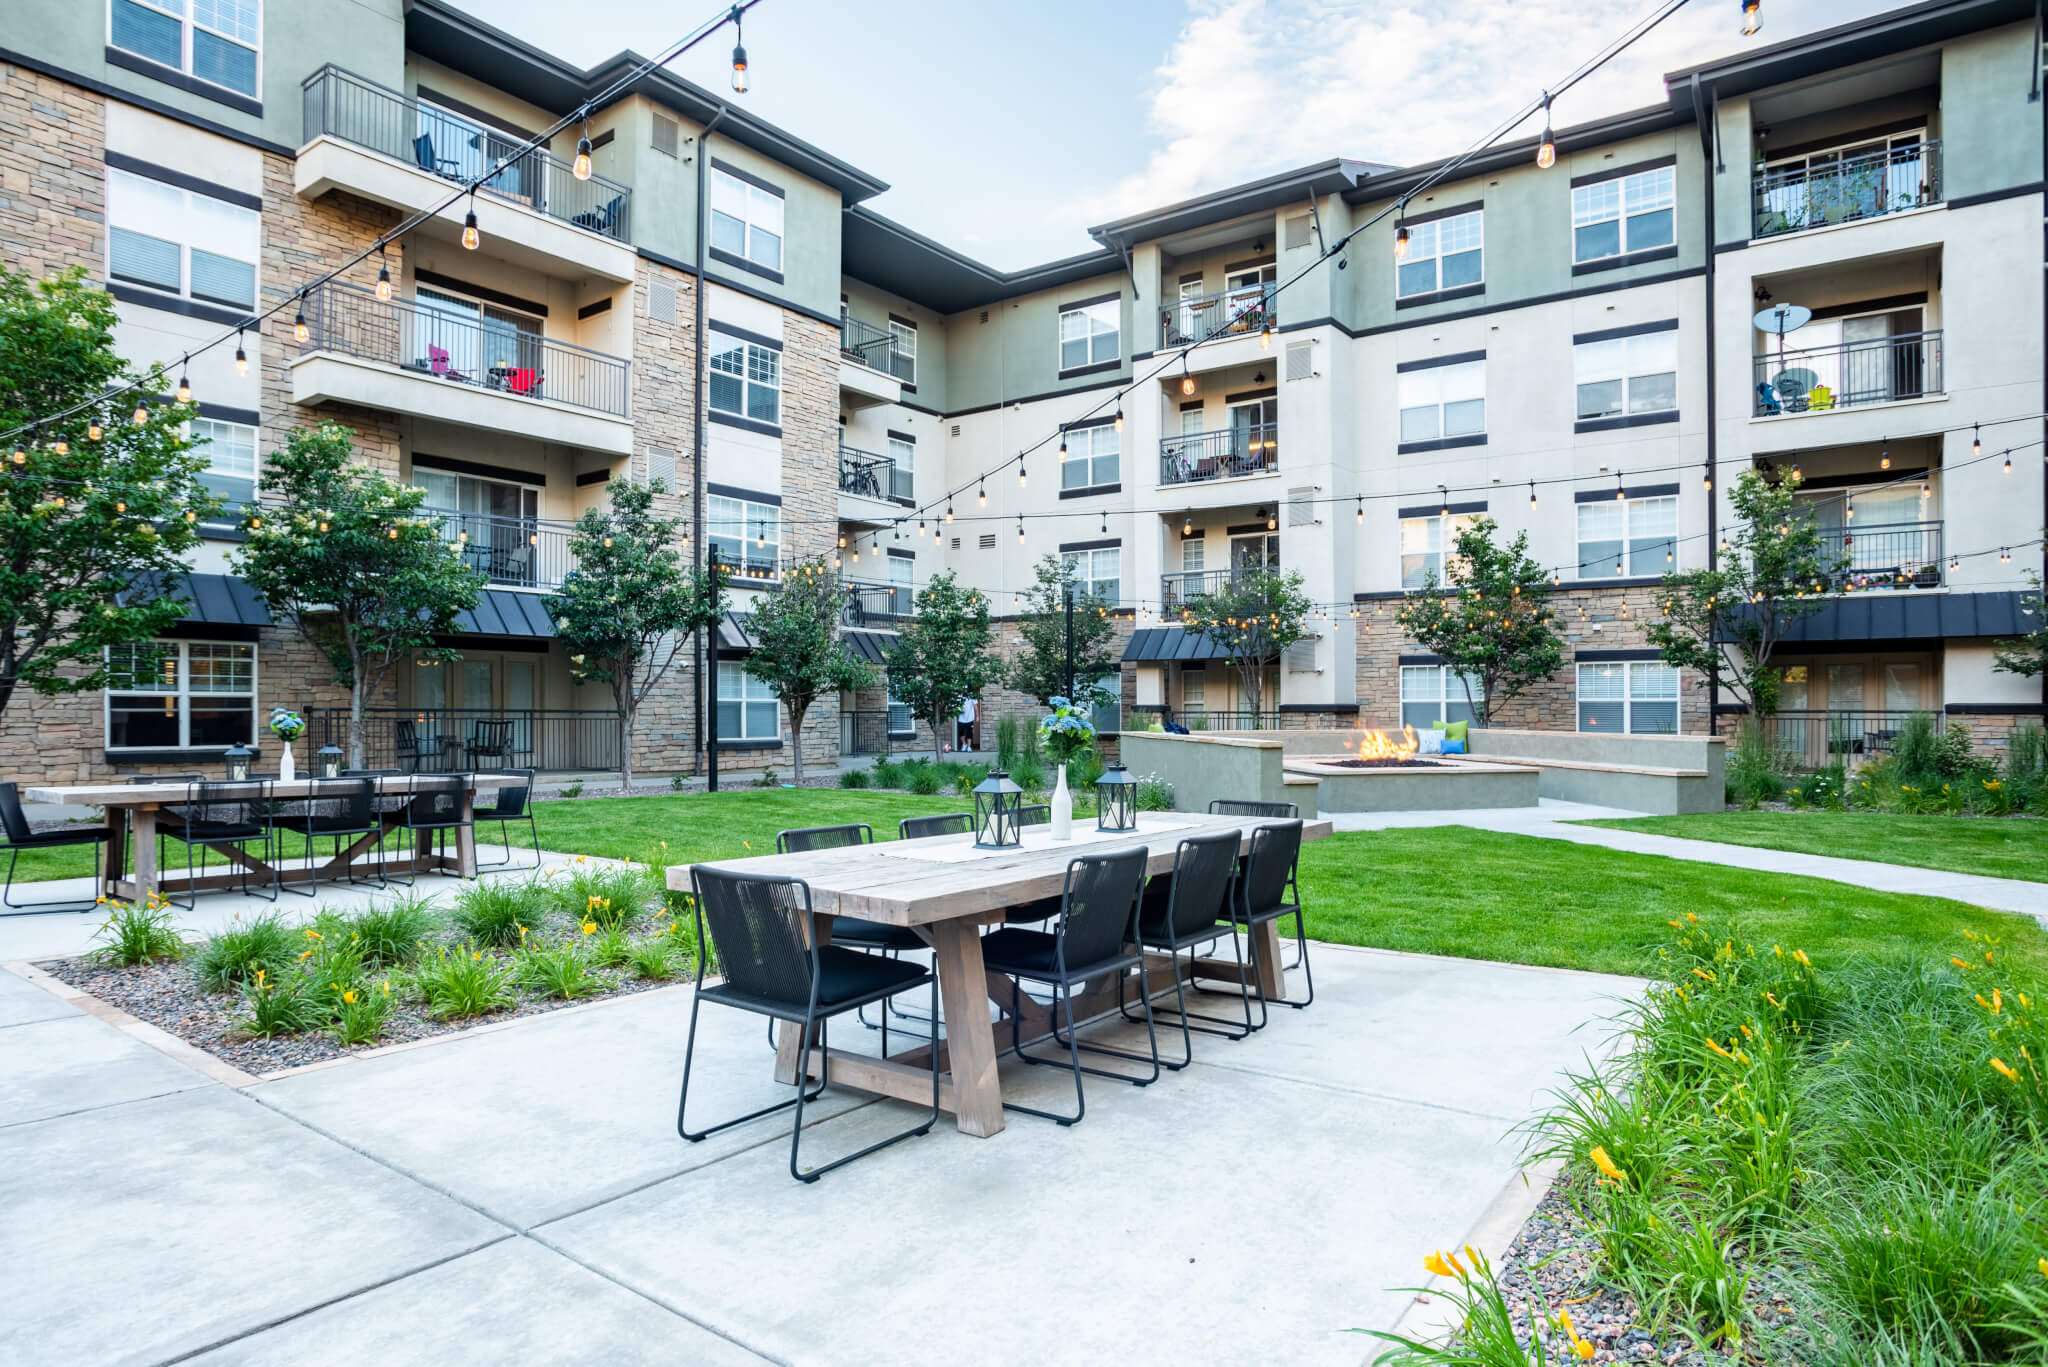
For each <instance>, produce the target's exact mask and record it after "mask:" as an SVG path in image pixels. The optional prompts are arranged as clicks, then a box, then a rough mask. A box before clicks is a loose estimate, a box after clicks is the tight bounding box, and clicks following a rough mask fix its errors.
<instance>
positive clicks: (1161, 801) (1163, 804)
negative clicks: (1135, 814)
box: [1138, 774, 1173, 812]
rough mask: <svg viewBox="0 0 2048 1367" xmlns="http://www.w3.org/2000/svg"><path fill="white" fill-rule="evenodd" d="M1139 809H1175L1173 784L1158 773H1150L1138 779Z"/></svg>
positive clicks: (1165, 810)
mask: <svg viewBox="0 0 2048 1367" xmlns="http://www.w3.org/2000/svg"><path fill="white" fill-rule="evenodd" d="M1138 810H1139V811H1141V812H1170V811H1172V810H1173V785H1172V784H1171V783H1168V782H1167V781H1166V780H1165V779H1163V778H1160V777H1159V776H1158V775H1157V774H1148V775H1146V776H1145V777H1144V778H1141V779H1139V780H1138Z"/></svg>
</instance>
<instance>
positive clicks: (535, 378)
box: [505, 368, 542, 399]
mask: <svg viewBox="0 0 2048 1367" xmlns="http://www.w3.org/2000/svg"><path fill="white" fill-rule="evenodd" d="M541 384H542V380H541V375H540V372H539V371H537V370H530V369H526V368H521V369H518V370H514V371H511V372H509V373H508V374H507V375H506V376H505V389H506V391H507V392H508V393H512V394H523V395H525V396H526V397H527V398H529V399H537V398H539V397H540V387H541Z"/></svg>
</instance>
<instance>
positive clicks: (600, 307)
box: [576, 295, 612, 320]
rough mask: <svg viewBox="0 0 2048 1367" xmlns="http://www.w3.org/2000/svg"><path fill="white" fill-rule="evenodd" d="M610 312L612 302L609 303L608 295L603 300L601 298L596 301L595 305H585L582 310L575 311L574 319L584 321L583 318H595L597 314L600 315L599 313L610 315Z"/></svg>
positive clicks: (609, 297)
mask: <svg viewBox="0 0 2048 1367" xmlns="http://www.w3.org/2000/svg"><path fill="white" fill-rule="evenodd" d="M611 311H612V301H611V296H610V295H606V296H605V297H604V298H602V299H600V300H598V301H597V302H596V303H594V304H585V305H584V306H583V307H582V308H580V309H577V310H576V317H577V318H578V319H579V320H580V319H584V318H595V317H597V315H598V314H600V313H610V312H611Z"/></svg>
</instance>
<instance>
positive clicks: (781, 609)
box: [745, 558, 875, 787]
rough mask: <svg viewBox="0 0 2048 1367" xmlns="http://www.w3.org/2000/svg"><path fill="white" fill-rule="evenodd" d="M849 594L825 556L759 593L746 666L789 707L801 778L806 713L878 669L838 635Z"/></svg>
mask: <svg viewBox="0 0 2048 1367" xmlns="http://www.w3.org/2000/svg"><path fill="white" fill-rule="evenodd" d="M845 605H846V598H845V596H844V594H843V593H842V592H841V591H840V588H839V579H838V577H837V576H836V575H834V574H833V573H832V572H831V571H830V570H828V569H826V567H825V562H824V560H823V558H819V559H815V560H805V561H802V562H799V563H798V564H795V565H791V566H788V567H787V568H785V569H784V570H783V573H782V583H781V584H780V586H779V587H777V588H775V589H773V590H771V591H769V592H767V593H763V594H759V595H756V597H755V598H754V610H753V613H752V614H751V615H750V616H749V617H748V618H747V634H748V635H749V636H751V637H753V639H754V649H753V653H752V654H750V655H748V656H747V658H746V664H745V669H746V671H747V673H749V674H751V675H753V676H754V677H755V678H757V679H759V680H761V682H763V683H765V684H767V685H768V686H769V687H770V688H772V689H774V690H775V696H776V697H778V698H780V699H781V700H782V705H783V707H785V708H787V709H788V711H789V734H790V748H791V749H792V751H794V753H795V756H796V759H795V765H794V767H795V771H796V782H797V786H798V787H802V786H803V781H804V747H803V730H804V715H805V714H806V713H807V712H809V711H810V710H811V705H812V704H813V703H815V702H817V700H818V699H819V698H821V697H823V696H825V695H826V694H828V693H839V692H853V691H855V690H858V689H862V688H868V687H871V686H872V685H873V684H874V682H875V671H874V670H873V669H872V668H871V667H869V665H868V663H867V661H865V660H862V659H858V658H856V657H855V656H853V655H849V654H848V653H847V651H846V646H845V644H844V643H843V642H842V641H841V640H840V639H839V612H840V609H841V608H843V607H844V606H845Z"/></svg>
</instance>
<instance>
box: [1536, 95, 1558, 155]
mask: <svg viewBox="0 0 2048 1367" xmlns="http://www.w3.org/2000/svg"><path fill="white" fill-rule="evenodd" d="M1536 164H1537V166H1539V167H1541V168H1542V169H1543V170H1545V171H1548V170H1549V169H1550V168H1551V167H1553V166H1555V165H1557V138H1556V137H1555V136H1554V135H1553V134H1552V133H1551V131H1550V92H1549V91H1547V90H1546V91H1544V92H1543V140H1542V141H1541V142H1539V143H1537V144H1536Z"/></svg>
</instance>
